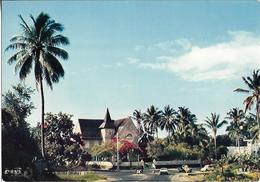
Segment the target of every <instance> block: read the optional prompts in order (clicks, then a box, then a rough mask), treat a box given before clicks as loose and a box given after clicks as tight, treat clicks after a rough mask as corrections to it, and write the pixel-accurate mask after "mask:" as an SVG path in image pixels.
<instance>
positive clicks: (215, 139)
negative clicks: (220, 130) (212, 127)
mask: <svg viewBox="0 0 260 182" xmlns="http://www.w3.org/2000/svg"><path fill="white" fill-rule="evenodd" d="M214 145H215V159H217V135H216V134H214Z"/></svg>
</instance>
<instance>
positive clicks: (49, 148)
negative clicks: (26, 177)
mask: <svg viewBox="0 0 260 182" xmlns="http://www.w3.org/2000/svg"><path fill="white" fill-rule="evenodd" d="M71 117H72V115H69V114H65V113H61V112H60V113H58V114H52V113H46V117H45V128H44V130H45V131H44V132H45V133H46V135H45V140H46V154H47V157H48V160H49V163H50V165H51V166H52V167H73V166H77V165H81V164H84V163H85V161H84V160H86V159H89V160H90V159H91V157H90V155H89V154H88V153H86V152H85V150H84V148H83V145H84V144H83V141H82V140H81V137H80V135H79V134H75V133H73V126H74V124H73V121H72V120H71ZM38 129H40V128H39V125H38Z"/></svg>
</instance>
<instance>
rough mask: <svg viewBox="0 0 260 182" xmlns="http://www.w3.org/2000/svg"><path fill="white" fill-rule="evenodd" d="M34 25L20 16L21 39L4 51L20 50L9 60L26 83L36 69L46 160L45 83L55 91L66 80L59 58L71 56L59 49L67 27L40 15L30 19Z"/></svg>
mask: <svg viewBox="0 0 260 182" xmlns="http://www.w3.org/2000/svg"><path fill="white" fill-rule="evenodd" d="M30 17H31V19H32V22H33V24H32V25H28V24H27V23H26V21H25V20H24V19H23V17H22V16H21V15H19V18H20V20H21V23H20V25H21V28H22V33H21V35H16V36H14V37H12V38H11V39H10V42H11V44H10V45H8V46H7V48H6V49H5V50H6V51H8V50H17V52H16V53H15V54H14V55H13V56H11V57H10V58H9V60H8V63H9V64H12V63H16V65H15V71H16V73H17V72H19V77H20V79H21V80H24V79H25V78H26V77H27V75H28V74H29V73H30V72H31V69H32V67H33V66H34V76H35V80H36V85H37V90H40V93H41V102H42V107H41V109H42V114H41V153H42V157H43V158H45V149H44V138H45V137H44V131H43V127H44V93H43V82H42V81H43V80H45V81H46V83H47V85H48V86H49V87H50V88H51V89H52V85H53V83H57V82H59V79H60V78H61V77H64V70H63V68H62V65H61V63H60V62H59V60H58V58H60V59H63V60H67V59H68V53H67V52H66V51H65V50H64V49H62V48H59V46H61V45H68V44H69V40H68V38H67V37H65V36H63V35H61V34H58V33H59V32H62V31H63V29H64V27H63V25H62V24H60V23H57V22H55V21H54V20H53V19H51V18H50V16H49V15H48V14H46V13H43V12H42V13H40V14H39V15H38V16H37V17H36V18H34V17H33V16H32V15H31V16H30Z"/></svg>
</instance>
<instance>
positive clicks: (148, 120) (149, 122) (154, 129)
mask: <svg viewBox="0 0 260 182" xmlns="http://www.w3.org/2000/svg"><path fill="white" fill-rule="evenodd" d="M160 117H161V111H160V110H159V109H158V108H156V107H154V105H151V106H150V108H148V109H147V111H146V113H144V125H145V128H148V131H149V133H150V134H154V133H156V135H157V138H158V127H159V121H160Z"/></svg>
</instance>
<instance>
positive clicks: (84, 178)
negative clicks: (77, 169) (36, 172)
mask: <svg viewBox="0 0 260 182" xmlns="http://www.w3.org/2000/svg"><path fill="white" fill-rule="evenodd" d="M57 177H58V178H59V179H58V181H59V180H60V181H97V180H105V179H106V177H104V176H101V175H98V174H95V173H88V174H84V175H78V174H69V175H67V174H58V175H57Z"/></svg>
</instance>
